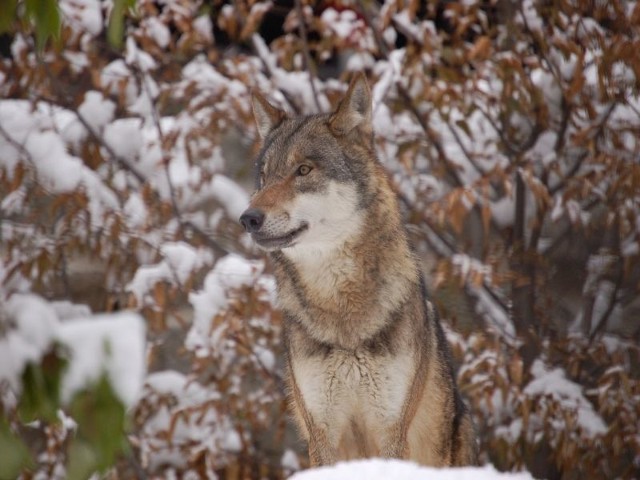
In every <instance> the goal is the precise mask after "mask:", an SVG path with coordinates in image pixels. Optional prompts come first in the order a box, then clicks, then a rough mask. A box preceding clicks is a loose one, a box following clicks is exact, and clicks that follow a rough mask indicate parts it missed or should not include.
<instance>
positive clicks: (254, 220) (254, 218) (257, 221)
mask: <svg viewBox="0 0 640 480" xmlns="http://www.w3.org/2000/svg"><path fill="white" fill-rule="evenodd" d="M240 223H241V224H242V226H243V227H244V229H245V230H246V231H247V232H249V233H254V232H257V231H258V230H260V227H262V224H263V223H264V213H263V212H262V210H258V209H257V208H250V209H248V210H245V212H244V213H243V214H242V215H241V216H240Z"/></svg>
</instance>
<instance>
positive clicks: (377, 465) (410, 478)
mask: <svg viewBox="0 0 640 480" xmlns="http://www.w3.org/2000/svg"><path fill="white" fill-rule="evenodd" d="M390 478H392V479H394V480H422V479H424V480H493V479H505V480H507V479H509V480H529V479H532V478H533V477H532V476H531V475H530V474H529V473H500V472H498V471H497V470H496V469H495V468H494V467H493V466H484V467H465V468H446V469H445V468H443V469H437V468H428V467H422V466H418V465H416V464H415V463H411V462H405V461H402V460H383V459H379V458H375V459H369V460H358V461H353V462H343V463H338V464H336V465H334V466H330V467H321V468H314V469H310V470H305V471H303V472H298V473H296V474H295V475H293V476H292V477H291V480H360V479H362V480H378V479H380V480H388V479H390Z"/></svg>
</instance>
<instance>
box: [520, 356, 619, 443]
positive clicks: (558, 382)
mask: <svg viewBox="0 0 640 480" xmlns="http://www.w3.org/2000/svg"><path fill="white" fill-rule="evenodd" d="M531 373H532V375H533V377H534V379H533V380H531V382H529V384H528V385H527V386H526V387H525V389H524V394H525V395H528V396H531V397H534V396H550V397H552V398H553V399H554V400H557V401H558V402H560V404H561V405H562V406H563V408H564V409H566V410H569V411H574V412H576V413H577V421H578V425H579V427H580V428H581V429H582V430H583V431H584V432H585V433H586V434H587V435H590V436H596V435H604V434H605V433H606V432H607V427H606V424H605V423H604V421H603V420H602V417H600V415H598V413H596V411H595V410H594V408H593V405H592V404H591V402H589V400H587V399H586V398H585V397H584V395H583V393H582V386H580V385H578V384H577V383H575V382H572V381H571V380H569V379H568V378H567V377H566V374H565V372H564V370H563V369H561V368H554V369H552V370H548V369H547V368H546V367H545V366H544V363H543V362H542V361H541V360H539V359H537V360H536V361H535V362H534V363H533V365H532V366H531Z"/></svg>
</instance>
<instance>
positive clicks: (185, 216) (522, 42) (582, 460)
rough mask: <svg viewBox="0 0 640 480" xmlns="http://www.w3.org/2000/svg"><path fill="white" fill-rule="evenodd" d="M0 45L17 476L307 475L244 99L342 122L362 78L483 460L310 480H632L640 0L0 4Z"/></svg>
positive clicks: (0, 471) (3, 373)
mask: <svg viewBox="0 0 640 480" xmlns="http://www.w3.org/2000/svg"><path fill="white" fill-rule="evenodd" d="M0 31H1V32H2V33H1V34H0V408H1V409H2V416H1V417H0V478H2V479H4V478H16V477H19V478H25V479H26V478H38V479H44V478H69V479H80V478H88V477H89V476H90V475H91V474H92V473H94V472H100V473H101V474H105V473H108V478H184V479H197V478H229V479H236V478H283V477H288V476H290V475H292V474H294V472H297V471H298V470H301V469H304V468H305V467H306V466H308V459H307V457H306V452H305V448H304V445H301V443H300V441H299V440H298V437H297V436H296V434H295V432H293V430H292V427H291V424H290V423H289V421H288V419H287V413H286V402H285V399H284V392H283V382H282V351H281V338H280V336H281V317H280V314H279V312H278V310H277V306H276V300H275V284H274V280H273V278H272V276H271V274H270V266H269V264H268V262H267V260H266V259H265V257H264V256H263V255H262V253H261V252H260V251H258V250H257V249H256V248H255V247H254V246H253V245H252V243H251V241H250V239H249V238H248V237H247V236H246V235H245V234H243V233H242V229H241V227H240V226H239V224H238V223H237V219H238V217H239V215H240V213H241V212H242V211H243V210H244V209H245V208H246V205H247V203H248V198H249V195H250V193H251V190H252V187H253V177H252V176H253V170H252V160H251V159H252V158H253V156H254V155H255V153H256V152H257V148H258V135H257V132H256V129H255V126H254V123H253V118H252V113H251V107H250V92H251V91H252V90H257V91H260V92H262V93H263V94H264V95H265V96H266V97H268V98H269V99H270V101H272V102H274V103H277V104H278V105H279V106H280V107H282V108H283V109H285V110H287V111H289V112H291V113H295V114H307V113H314V112H320V111H328V110H329V108H331V105H332V104H334V103H335V101H336V99H338V98H339V97H340V96H341V95H342V94H343V93H344V91H345V89H346V85H347V82H348V79H349V78H350V75H351V73H352V72H356V71H364V72H366V74H367V77H368V79H369V81H370V83H371V85H372V90H373V97H374V128H375V134H376V142H377V143H376V146H377V149H378V155H379V158H380V161H381V162H382V164H383V165H384V166H385V168H386V169H387V171H388V172H389V175H390V176H391V178H392V179H393V182H394V185H395V188H396V190H397V193H398V196H399V198H400V201H401V204H402V208H403V212H404V214H405V218H406V223H407V225H408V227H409V229H410V232H411V235H412V240H413V242H414V245H415V248H416V252H417V255H418V256H419V257H420V259H421V260H422V261H423V266H424V271H425V277H426V280H427V283H428V286H429V289H430V293H431V295H432V297H433V299H434V301H435V302H436V304H437V305H438V308H439V310H440V312H441V317H442V318H443V322H444V324H445V326H446V329H447V335H448V337H449V340H450V342H451V345H452V349H453V353H454V356H455V359H456V361H457V364H458V367H459V368H458V381H459V385H460V388H461V390H462V391H463V393H464V395H465V398H466V400H467V402H468V403H469V406H470V408H471V410H472V412H473V415H474V421H475V424H476V427H477V430H478V435H479V442H480V452H481V462H482V464H485V465H486V466H485V467H481V468H477V469H470V470H464V469H463V470H459V471H458V470H452V471H442V472H434V471H431V470H429V469H424V468H421V467H417V466H415V465H412V464H407V463H402V462H398V461H387V462H383V461H382V460H371V461H367V462H362V463H356V464H353V465H347V464H345V465H339V466H337V467H330V468H325V469H318V470H312V471H307V472H299V473H297V474H295V477H294V478H296V479H300V480H305V479H308V480H312V479H338V478H340V479H342V478H344V479H346V478H349V479H354V478H367V479H376V478H411V479H420V478H443V479H450V478H451V479H453V478H456V479H463V478H474V479H484V478H503V477H504V478H531V477H536V478H549V479H576V478H580V479H601V478H623V479H631V478H637V477H638V472H639V471H640V423H639V420H638V419H639V418H640V296H639V292H640V56H639V55H638V51H640V4H639V3H638V2H636V1H631V0H613V1H609V2H599V1H590V0H557V1H553V2H550V1H543V0H525V1H523V2H513V1H510V0H466V1H460V2H455V1H447V0H440V1H437V0H433V1H428V2H417V1H409V0H406V1H405V0H385V1H382V0H378V1H366V2H365V1H362V0H327V1H322V2H320V1H318V2H315V1H312V0H295V1H284V0H270V1H256V0H245V1H240V0H238V1H229V2H222V1H220V2H206V1H203V0H156V1H152V0H137V1H135V0H107V1H100V0H59V1H54V0H42V1H40V2H35V1H31V0H25V1H22V0H8V1H6V2H2V11H0ZM523 470H526V471H528V472H530V473H526V472H525V473H512V474H510V475H508V474H502V473H498V471H501V472H518V471H523Z"/></svg>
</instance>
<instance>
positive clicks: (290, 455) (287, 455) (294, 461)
mask: <svg viewBox="0 0 640 480" xmlns="http://www.w3.org/2000/svg"><path fill="white" fill-rule="evenodd" d="M280 465H282V468H284V469H285V470H288V471H290V472H297V471H298V470H300V461H299V460H298V455H296V452H294V451H293V450H291V449H288V448H287V449H286V450H285V451H284V453H283V454H282V458H281V459H280Z"/></svg>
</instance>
